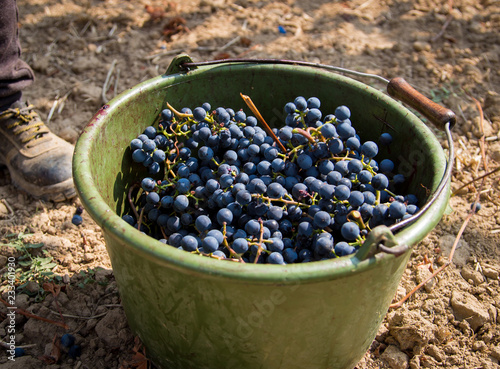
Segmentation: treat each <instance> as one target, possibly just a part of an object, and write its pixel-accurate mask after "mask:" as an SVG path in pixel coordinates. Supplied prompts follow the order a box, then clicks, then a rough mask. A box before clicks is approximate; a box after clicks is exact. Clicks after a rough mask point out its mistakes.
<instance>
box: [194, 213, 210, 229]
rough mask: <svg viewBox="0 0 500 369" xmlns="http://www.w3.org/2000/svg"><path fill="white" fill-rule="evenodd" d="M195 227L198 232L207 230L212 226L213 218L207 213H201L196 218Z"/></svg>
mask: <svg viewBox="0 0 500 369" xmlns="http://www.w3.org/2000/svg"><path fill="white" fill-rule="evenodd" d="M195 228H196V229H197V230H198V232H200V233H201V232H205V231H207V230H209V229H210V228H212V220H211V219H210V217H208V216H207V215H200V216H199V217H198V218H196V220H195Z"/></svg>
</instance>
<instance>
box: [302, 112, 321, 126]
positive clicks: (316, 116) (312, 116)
mask: <svg viewBox="0 0 500 369" xmlns="http://www.w3.org/2000/svg"><path fill="white" fill-rule="evenodd" d="M321 116H322V114H321V110H319V109H316V108H312V109H310V110H309V111H308V112H307V114H306V117H305V120H306V122H307V124H308V125H310V126H311V125H312V124H313V123H316V122H317V121H319V120H320V119H321Z"/></svg>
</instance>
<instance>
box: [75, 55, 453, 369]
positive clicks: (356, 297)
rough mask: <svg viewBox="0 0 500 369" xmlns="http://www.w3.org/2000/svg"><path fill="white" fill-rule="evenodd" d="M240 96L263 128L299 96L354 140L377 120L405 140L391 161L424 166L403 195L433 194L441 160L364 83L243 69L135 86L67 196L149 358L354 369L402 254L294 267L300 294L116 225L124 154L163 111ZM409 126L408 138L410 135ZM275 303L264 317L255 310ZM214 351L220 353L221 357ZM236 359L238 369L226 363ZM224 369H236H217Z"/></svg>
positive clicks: (376, 127) (93, 141)
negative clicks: (101, 245) (339, 120)
mask: <svg viewBox="0 0 500 369" xmlns="http://www.w3.org/2000/svg"><path fill="white" fill-rule="evenodd" d="M239 92H242V93H244V94H247V95H249V96H251V97H252V99H253V100H254V102H255V103H256V105H257V106H258V107H259V109H260V110H261V112H262V113H263V115H264V117H265V118H266V119H267V120H268V121H269V122H270V123H271V124H277V125H278V122H279V121H280V120H279V119H283V115H282V113H281V108H282V106H283V105H284V104H285V103H286V102H287V101H290V100H293V99H294V98H295V97H296V95H297V94H303V95H304V96H306V97H309V96H317V97H319V98H320V99H321V100H322V102H323V107H324V111H325V112H326V111H333V110H334V109H335V107H336V106H337V105H341V104H345V105H348V106H350V107H351V110H352V111H353V117H352V121H353V124H354V125H355V126H356V127H358V126H359V127H362V128H360V129H359V132H360V134H362V135H363V136H366V137H362V138H363V139H372V140H376V138H377V137H378V135H379V134H380V132H381V131H382V130H385V129H386V127H385V124H384V123H383V122H381V121H380V120H379V119H378V118H380V117H384V119H385V120H386V121H387V122H389V123H390V124H391V125H392V126H393V127H394V136H395V140H396V141H397V140H398V138H402V140H403V141H404V142H403V143H401V144H399V146H396V148H395V149H394V150H400V151H397V152H398V153H400V154H401V155H402V157H403V158H409V155H410V154H411V152H412V150H416V151H418V152H419V155H420V152H421V154H422V155H424V161H423V163H425V165H423V166H422V168H424V169H423V170H422V169H419V168H420V167H419V166H418V165H417V166H413V167H414V168H415V173H414V176H413V177H412V178H413V180H412V181H411V182H412V183H411V185H410V188H414V189H417V188H420V187H421V186H420V185H421V184H424V185H425V186H426V187H427V188H431V189H432V188H434V187H435V186H436V185H437V182H438V180H439V173H440V172H442V167H443V163H444V158H443V155H442V153H439V146H436V142H435V140H434V141H433V140H432V137H431V136H429V135H430V132H429V131H428V130H426V129H423V128H422V127H421V125H422V123H421V122H419V121H418V120H416V118H415V117H413V116H411V115H410V116H406V114H407V113H406V112H405V111H400V110H399V104H397V103H395V102H391V101H389V99H386V98H384V97H380V96H378V95H377V94H375V93H374V91H373V90H371V89H369V88H367V87H366V86H364V85H362V84H359V83H354V82H346V81H345V80H343V79H342V80H337V79H335V78H332V76H331V75H330V74H328V73H325V72H321V71H316V70H315V71H313V72H311V70H304V69H303V68H297V69H294V68H291V67H288V68H284V67H280V68H278V67H263V66H262V67H249V66H241V65H238V66H233V67H226V68H220V67H214V68H208V69H207V70H199V71H193V72H190V73H189V74H188V75H187V76H186V75H176V76H172V77H159V78H156V79H154V80H152V81H149V82H146V83H143V84H141V85H140V86H137V87H136V88H134V89H133V90H130V91H128V92H127V93H125V94H123V95H121V96H120V97H118V98H117V99H115V100H114V101H113V102H112V107H110V108H109V113H105V111H103V110H102V109H101V111H100V112H99V113H98V114H96V117H94V119H93V121H92V122H91V123H90V124H89V126H88V127H87V132H85V133H84V135H83V138H84V140H83V141H90V142H82V143H79V144H78V145H77V154H76V155H77V156H76V157H75V163H76V165H75V167H77V168H80V169H82V168H83V169H82V170H81V173H75V182H76V183H77V189H78V191H79V194H80V197H81V198H82V202H83V203H84V204H85V206H86V208H87V209H88V210H89V212H90V213H91V215H92V216H93V217H94V219H95V220H96V221H97V222H98V224H99V225H101V226H102V227H103V229H104V232H105V237H106V244H107V247H108V251H109V254H110V258H111V261H112V264H113V269H114V273H115V276H116V279H117V282H118V286H119V288H120V293H121V296H122V301H123V306H124V308H125V311H126V313H127V317H128V319H129V322H130V325H131V327H132V328H133V329H134V330H135V331H136V332H137V333H138V334H139V335H140V336H141V339H143V341H144V342H145V343H146V346H147V347H148V353H151V355H152V357H154V358H155V360H157V361H159V362H162V363H163V364H166V365H165V366H166V367H169V368H170V367H182V368H189V367H193V368H201V367H203V366H204V365H205V366H206V367H209V366H210V367H235V368H236V367H237V368H240V367H241V368H244V367H245V366H244V365H247V367H248V368H258V367H262V368H264V367H266V368H273V369H274V368H295V367H297V368H299V367H300V368H305V367H307V368H314V367H317V368H321V367H331V368H335V367H337V368H343V367H349V366H353V365H354V363H355V362H356V361H357V360H359V359H360V358H361V357H362V355H363V353H364V352H365V350H366V349H367V347H368V345H369V344H370V343H371V341H372V340H373V337H374V336H375V334H376V331H377V329H378V326H379V325H380V322H381V321H382V318H383V316H384V314H385V312H386V309H387V307H388V305H389V303H390V301H391V299H392V297H393V295H394V292H395V290H396V287H397V284H398V282H399V279H400V277H401V274H402V272H403V270H404V267H405V265H406V262H407V259H408V257H409V253H407V254H405V255H404V256H403V257H401V258H394V257H393V256H388V255H384V256H381V257H380V258H378V257H377V258H372V259H370V260H368V261H364V262H362V263H361V264H360V266H359V268H358V269H356V268H354V267H353V268H349V267H348V266H349V263H347V262H341V261H340V260H338V262H335V261H332V262H331V263H327V262H321V263H318V266H317V268H315V267H314V265H313V264H314V263H310V264H311V265H301V266H299V265H292V266H289V267H287V268H289V269H287V270H288V272H289V273H290V279H294V278H295V280H301V282H300V284H298V285H295V284H290V283H286V276H285V277H283V276H281V277H280V278H282V279H283V280H284V282H283V284H284V286H277V285H273V284H269V283H268V282H265V281H269V280H272V279H273V277H276V276H277V274H278V272H277V271H278V270H279V269H278V268H280V267H279V266H268V267H266V266H256V267H259V268H255V269H252V272H247V271H241V273H240V271H239V270H238V267H239V266H238V265H233V263H224V262H220V261H215V260H209V259H208V258H202V257H195V256H194V255H190V254H188V253H185V252H181V251H178V250H175V249H168V250H167V251H162V249H165V247H167V248H168V246H164V245H162V244H161V243H159V242H157V241H155V240H153V239H150V240H148V241H144V240H145V236H144V235H142V234H140V233H139V232H137V231H136V230H133V229H132V228H131V227H130V226H128V225H126V224H125V222H123V221H121V220H119V218H118V217H117V216H116V215H115V214H114V212H115V211H116V212H118V213H119V214H120V215H121V214H122V212H123V211H124V209H126V207H127V199H126V188H128V186H129V185H130V183H131V181H132V180H133V179H136V180H137V179H138V178H139V177H140V176H141V175H143V173H144V169H143V168H141V167H140V166H137V165H134V167H130V166H129V164H130V159H129V154H130V153H129V150H128V149H127V147H128V144H129V142H130V140H131V139H132V138H134V137H136V136H137V135H138V134H139V133H141V132H142V130H143V129H144V128H145V127H146V126H147V125H150V124H152V123H153V122H154V121H155V119H156V117H157V115H158V114H159V112H160V110H161V109H162V108H163V107H164V106H165V105H164V104H165V102H167V101H168V102H170V103H171V104H172V105H174V106H175V107H177V108H179V109H180V108H182V107H183V106H189V107H194V106H197V105H201V104H202V103H203V102H205V101H209V102H210V103H212V105H213V106H214V107H215V106H217V105H222V106H226V107H227V106H231V107H234V108H237V107H238V106H241V107H243V103H242V101H241V100H240V98H239ZM105 110H107V109H105ZM245 110H247V109H245ZM414 121H415V122H414ZM403 122H404V123H405V125H403ZM408 122H411V123H412V124H414V127H412V128H410V129H408V128H407V127H406V123H408ZM92 125H94V126H92ZM399 125H401V126H399ZM97 127H98V128H99V129H96V128H97ZM429 147H430V149H429ZM137 168H140V172H137V170H138V169H137ZM138 173H140V174H138ZM444 201H445V200H441V204H442V203H443V202H444ZM432 211H434V212H437V214H436V215H434V216H433V218H432V222H434V223H432V222H431V223H428V224H420V225H417V226H412V227H413V231H412V232H413V233H412V234H411V235H412V237H413V238H409V239H408V241H409V242H410V244H409V245H410V246H411V245H413V243H414V242H416V241H418V240H419V239H421V238H422V237H424V236H425V235H426V234H427V233H428V231H429V228H432V227H434V225H435V224H436V223H437V221H438V220H439V219H438V217H440V215H441V214H442V207H437V208H433V209H432ZM412 242H413V243H412ZM216 263H219V264H216ZM221 263H222V264H221ZM218 265H220V266H218ZM260 267H262V268H260ZM294 267H296V268H294ZM246 269H249V270H250V269H251V266H249V268H246ZM314 269H317V270H314ZM218 270H224V274H223V273H220V272H219V271H218ZM207 271H208V272H207ZM210 271H211V272H213V273H211V272H210ZM302 271H304V273H302ZM242 276H244V277H242ZM276 280H281V279H278V278H276ZM263 281H264V282H263ZM275 291H277V292H275ZM279 291H282V292H283V295H280V293H279ZM273 296H274V297H273ZM273 299H274V301H275V302H274V303H273V304H274V306H273V307H272V308H271V307H270V305H268V304H267V303H265V302H266V301H271V302H272V301H273ZM283 299H284V301H282V300H283ZM266 304H267V305H268V306H267V308H266ZM258 306H260V309H263V311H264V312H265V311H266V309H267V310H268V311H269V309H274V310H273V311H272V312H271V313H268V314H267V315H266V314H263V313H262V312H261V311H260V310H259V308H258ZM259 313H260V314H259ZM245 319H247V320H246V321H245ZM249 319H255V321H253V320H249ZM241 320H243V322H241ZM251 322H252V323H251ZM246 324H247V325H248V326H249V327H250V329H247V331H245V328H246ZM252 324H253V325H254V326H252ZM304 327H306V328H307V330H306V331H305V330H304V329H305V328H304ZM249 331H251V334H250V333H249ZM228 334H229V338H230V339H229V342H227V341H228V340H227V339H226V338H227V337H228ZM242 337H243V339H241V338H242ZM221 340H223V341H224V342H223V344H220V341H221ZM232 340H234V342H236V343H233V341H232ZM283 340H285V342H283ZM288 341H290V342H288ZM264 343H266V344H264ZM218 345H220V346H221V347H223V348H225V349H224V350H222V349H221V350H220V351H219V350H218V349H217V347H219V346H218ZM235 348H236V350H237V351H236V354H233V353H232V352H231V349H233V350H234V349H235ZM311 353H313V354H311ZM351 353H352V355H351ZM222 360H225V362H223V361H222ZM239 360H241V362H243V363H244V365H243V366H240V365H239V364H237V363H236V362H239ZM233 362H234V363H235V364H234V366H227V365H225V363H231V364H232V363H233ZM213 363H222V364H220V365H218V366H217V365H214V364H213ZM167 364H168V365H167ZM255 364H258V365H260V366H258V365H255Z"/></svg>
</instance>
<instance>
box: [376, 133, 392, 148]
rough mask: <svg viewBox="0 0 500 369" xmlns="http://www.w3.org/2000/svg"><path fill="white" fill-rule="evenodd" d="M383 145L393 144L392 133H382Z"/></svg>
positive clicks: (380, 140) (381, 142) (381, 141)
mask: <svg viewBox="0 0 500 369" xmlns="http://www.w3.org/2000/svg"><path fill="white" fill-rule="evenodd" d="M379 142H380V144H381V145H384V146H388V145H390V144H391V143H392V135H391V134H390V133H387V132H386V133H382V134H381V135H380V138H379Z"/></svg>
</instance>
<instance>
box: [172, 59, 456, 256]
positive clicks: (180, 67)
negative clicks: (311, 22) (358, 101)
mask: <svg viewBox="0 0 500 369" xmlns="http://www.w3.org/2000/svg"><path fill="white" fill-rule="evenodd" d="M228 63H251V64H288V65H300V66H306V67H313V68H320V69H327V70H333V71H335V72H340V73H346V74H351V75H354V76H358V77H367V78H372V79H376V80H379V81H381V82H382V83H384V84H385V85H386V86H387V93H388V94H389V96H391V97H393V98H395V99H398V100H400V101H402V102H403V103H406V104H407V105H409V106H410V107H412V108H414V109H415V110H417V111H418V112H420V113H421V114H423V115H424V116H425V117H426V118H428V119H429V121H430V122H432V123H433V124H434V126H436V127H437V128H438V129H440V130H443V131H444V132H445V134H446V139H447V141H448V161H447V163H446V169H445V171H444V174H443V177H442V178H441V181H440V182H439V185H438V187H437V188H436V190H435V191H434V193H432V195H431V196H430V197H429V200H428V201H427V202H426V203H425V204H424V205H423V206H422V207H421V208H420V210H419V211H417V212H416V213H415V214H413V215H412V216H411V217H409V218H407V219H405V220H402V221H400V222H398V223H396V224H393V225H392V226H390V227H385V226H384V227H382V226H379V227H382V228H380V230H379V231H377V232H375V233H374V231H375V230H377V229H379V227H375V228H374V229H372V231H371V232H370V233H369V235H372V238H370V242H365V245H363V246H362V247H361V248H360V249H359V250H358V252H357V253H356V258H357V259H358V260H364V259H366V258H368V257H370V256H373V255H374V253H377V252H384V253H389V254H393V255H395V256H399V255H402V254H404V253H405V252H406V251H407V250H408V249H409V248H408V246H406V245H397V243H395V242H389V243H387V242H382V241H384V240H385V241H387V240H388V239H392V238H390V237H389V236H388V235H389V234H390V235H391V236H392V235H393V233H394V232H395V231H397V230H399V229H401V228H403V227H405V226H407V225H409V224H411V223H413V222H415V221H416V220H417V219H419V218H420V217H421V216H422V215H424V214H425V212H426V211H427V210H429V208H430V207H431V206H432V204H433V203H434V202H435V201H436V200H437V199H438V198H439V196H440V195H441V193H442V192H443V191H444V190H445V188H446V187H447V183H448V180H449V179H450V178H451V173H452V170H453V161H454V160H455V150H454V146H453V138H452V136H451V128H453V126H454V125H455V123H456V115H455V113H454V112H453V111H451V110H450V109H447V108H445V107H443V106H441V105H439V104H437V103H435V102H434V101H432V100H430V99H429V98H427V97H425V96H424V95H422V94H421V93H420V92H418V91H417V90H415V89H414V88H413V87H412V86H411V85H410V84H409V83H408V82H406V81H405V80H404V79H403V78H401V77H396V78H393V79H391V80H388V79H386V78H384V77H382V76H379V75H376V74H370V73H363V72H357V71H354V70H350V69H346V68H341V67H336V66H332V65H327V64H320V63H311V62H304V61H296V60H285V59H221V60H211V61H204V62H196V63H195V62H193V61H192V59H191V58H190V57H189V56H188V55H186V54H181V55H178V56H177V57H175V58H174V59H173V60H172V62H171V64H170V66H169V67H168V69H167V72H166V73H165V74H167V75H169V74H174V73H181V72H188V71H190V70H193V69H196V68H198V67H202V66H208V65H217V64H228ZM368 239H369V238H367V241H368ZM387 245H388V246H387Z"/></svg>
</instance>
